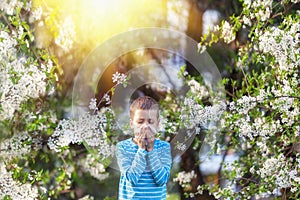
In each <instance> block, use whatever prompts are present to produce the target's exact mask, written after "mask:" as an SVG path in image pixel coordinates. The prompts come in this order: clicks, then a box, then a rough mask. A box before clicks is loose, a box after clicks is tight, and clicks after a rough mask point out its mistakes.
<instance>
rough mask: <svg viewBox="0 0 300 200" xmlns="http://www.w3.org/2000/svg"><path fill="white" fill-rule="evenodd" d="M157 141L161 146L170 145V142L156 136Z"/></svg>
mask: <svg viewBox="0 0 300 200" xmlns="http://www.w3.org/2000/svg"><path fill="white" fill-rule="evenodd" d="M155 143H156V144H157V146H159V147H165V146H170V143H169V142H167V141H164V140H160V139H157V138H155Z"/></svg>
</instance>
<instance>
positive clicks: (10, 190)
mask: <svg viewBox="0 0 300 200" xmlns="http://www.w3.org/2000/svg"><path fill="white" fill-rule="evenodd" d="M0 174H1V175H0V188H1V192H0V199H3V198H4V196H6V195H7V196H9V197H10V198H11V199H24V200H34V199H37V198H38V197H39V194H38V189H37V187H35V186H32V185H31V184H30V183H27V182H26V183H25V184H22V183H21V182H19V181H17V180H14V179H13V173H12V172H9V171H7V170H6V168H5V164H4V163H2V162H1V163H0Z"/></svg>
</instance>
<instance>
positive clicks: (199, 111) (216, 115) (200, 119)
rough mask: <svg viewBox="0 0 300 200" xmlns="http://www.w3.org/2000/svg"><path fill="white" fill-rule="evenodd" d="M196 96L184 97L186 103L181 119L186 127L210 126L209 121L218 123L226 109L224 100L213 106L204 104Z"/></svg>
mask: <svg viewBox="0 0 300 200" xmlns="http://www.w3.org/2000/svg"><path fill="white" fill-rule="evenodd" d="M194 97H196V96H194ZM194 97H186V98H184V105H183V107H182V109H181V115H180V119H181V121H182V123H183V125H184V126H185V127H186V128H188V129H194V128H196V127H198V126H204V127H208V126H209V123H216V122H217V121H218V120H219V119H220V118H221V116H222V113H223V112H224V110H225V109H226V105H225V103H224V102H222V101H221V102H220V103H216V104H214V105H212V106H203V105H201V104H199V103H198V102H197V99H196V98H194Z"/></svg>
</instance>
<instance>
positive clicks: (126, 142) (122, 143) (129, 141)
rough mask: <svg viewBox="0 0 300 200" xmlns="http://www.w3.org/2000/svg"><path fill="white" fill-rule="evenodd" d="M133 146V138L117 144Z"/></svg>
mask: <svg viewBox="0 0 300 200" xmlns="http://www.w3.org/2000/svg"><path fill="white" fill-rule="evenodd" d="M131 144H132V138H128V139H125V140H122V141H119V142H118V143H117V146H128V145H131Z"/></svg>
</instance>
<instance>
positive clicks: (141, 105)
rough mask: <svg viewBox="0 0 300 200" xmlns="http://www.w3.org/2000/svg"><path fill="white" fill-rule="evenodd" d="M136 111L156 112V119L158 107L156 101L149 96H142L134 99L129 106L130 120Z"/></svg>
mask: <svg viewBox="0 0 300 200" xmlns="http://www.w3.org/2000/svg"><path fill="white" fill-rule="evenodd" d="M138 109H141V110H154V109H156V110H157V117H158V110H159V106H158V103H157V101H156V100H154V99H153V98H151V97H149V96H143V97H139V98H137V99H135V100H134V101H133V102H132V103H131V105H130V119H133V117H134V112H135V111H136V110H138Z"/></svg>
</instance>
